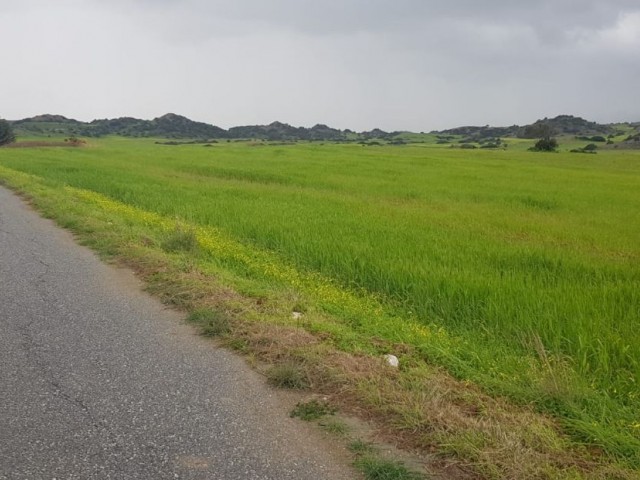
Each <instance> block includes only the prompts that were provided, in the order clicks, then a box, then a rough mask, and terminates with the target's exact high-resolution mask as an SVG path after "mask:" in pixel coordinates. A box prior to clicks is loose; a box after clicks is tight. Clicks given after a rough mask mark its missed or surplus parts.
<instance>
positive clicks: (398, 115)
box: [0, 0, 640, 131]
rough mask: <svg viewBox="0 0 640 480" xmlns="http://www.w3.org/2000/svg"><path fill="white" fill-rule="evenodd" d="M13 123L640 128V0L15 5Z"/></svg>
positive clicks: (8, 17)
mask: <svg viewBox="0 0 640 480" xmlns="http://www.w3.org/2000/svg"><path fill="white" fill-rule="evenodd" d="M0 42H1V43H0V45H2V48H1V52H2V54H1V57H0V58H1V59H2V63H1V64H0V65H1V66H0V69H1V70H0V118H1V117H4V118H8V119H19V118H24V117H28V116H32V115H36V114H40V113H58V114H62V115H65V116H68V117H73V118H77V119H79V120H93V119H95V118H113V117H121V116H134V117H139V118H153V117H156V116H159V115H162V114H164V113H167V112H173V113H178V114H182V115H185V116H188V117H189V118H192V119H194V120H198V121H204V122H207V123H213V124H215V125H219V126H221V127H224V128H228V127H230V126H234V125H247V124H264V123H270V122H272V121H274V120H280V121H283V122H287V123H291V124H293V125H296V126H299V125H302V126H312V125H314V124H316V123H326V124H329V125H331V126H333V127H337V128H352V129H356V130H368V129H371V128H374V127H380V128H383V129H386V130H414V131H429V130H432V129H442V128H448V127H454V126H459V125H470V124H473V125H484V124H492V125H511V124H514V123H518V124H524V123H530V122H532V121H534V120H536V119H538V118H541V117H545V116H549V117H551V116H555V115H558V114H562V113H567V114H574V115H579V116H583V117H585V118H588V119H590V120H596V121H601V122H613V121H638V120H640V0H600V1H595V0H536V1H531V0H442V1H441V0H224V1H222V0H108V1H107V0H102V1H99V0H55V1H54V0H19V1H18V0H0Z"/></svg>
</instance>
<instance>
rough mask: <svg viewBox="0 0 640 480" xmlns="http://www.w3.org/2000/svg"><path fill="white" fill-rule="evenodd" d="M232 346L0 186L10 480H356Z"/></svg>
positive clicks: (1, 379) (1, 437)
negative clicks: (204, 334)
mask: <svg viewBox="0 0 640 480" xmlns="http://www.w3.org/2000/svg"><path fill="white" fill-rule="evenodd" d="M345 463H346V461H345V460H344V458H342V457H340V452H339V449H338V447H335V446H331V445H329V443H328V441H327V439H326V438H325V437H324V436H323V435H322V434H321V432H317V431H316V430H314V429H313V428H311V427H309V426H307V425H305V424H304V423H303V422H300V421H299V420H294V419H290V418H289V417H288V406H286V405H283V404H282V402H281V401H280V396H279V394H278V393H277V392H274V391H272V390H271V389H270V388H269V387H267V386H265V384H264V381H263V380H262V379H261V378H260V377H259V375H257V374H256V373H255V372H252V371H251V370H250V369H249V368H248V367H247V366H246V365H245V364H244V362H243V361H242V360H241V359H239V358H237V357H236V356H235V355H233V354H232V353H230V352H227V351H224V350H221V349H218V348H215V347H214V346H213V345H212V344H211V342H207V341H205V340H204V339H202V338H200V337H198V336H197V335H196V334H195V332H194V331H193V329H191V328H190V327H189V326H187V325H185V324H184V320H183V318H182V317H181V316H180V315H179V314H177V313H175V312H172V311H170V310H167V309H166V308H164V307H163V306H162V305H161V304H160V303H159V302H157V301H156V300H155V299H153V298H151V297H150V296H148V295H146V294H144V293H142V292H141V290H140V285H139V284H138V282H137V281H136V280H135V278H134V277H133V276H132V275H131V274H130V273H129V272H126V271H122V270H119V269H115V268H113V267H110V266H107V265H104V264H102V263H100V261H99V260H98V259H97V258H96V256H95V255H94V254H93V253H91V252H90V251H88V250H87V249H85V248H83V247H79V246H77V245H76V244H74V242H73V239H72V237H71V235H70V234H69V233H67V232H65V231H62V230H60V229H57V228H56V227H55V226H53V224H52V223H51V222H50V221H48V220H44V219H42V218H40V217H39V216H37V215H36V214H35V213H33V212H32V211H31V210H30V209H29V208H28V207H27V206H25V204H24V203H23V202H22V201H21V200H19V199H18V198H17V197H15V196H14V195H13V194H12V193H10V192H9V191H7V190H5V189H3V188H1V187H0V479H10V480H18V479H29V480H38V479H46V480H52V479H57V480H63V479H64V480H66V479H136V480H145V479H154V480H159V479H278V480H280V479H282V480H285V479H296V480H302V479H314V480H319V479H347V478H353V476H354V474H353V472H352V471H351V469H350V468H349V467H348V466H346V465H345Z"/></svg>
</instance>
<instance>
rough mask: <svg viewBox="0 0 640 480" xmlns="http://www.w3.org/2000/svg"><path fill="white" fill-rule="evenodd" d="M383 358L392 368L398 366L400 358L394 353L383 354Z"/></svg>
mask: <svg viewBox="0 0 640 480" xmlns="http://www.w3.org/2000/svg"><path fill="white" fill-rule="evenodd" d="M384 360H385V361H386V362H387V365H389V366H390V367H393V368H398V367H399V366H400V360H398V357H396V356H395V355H389V354H387V355H385V356H384Z"/></svg>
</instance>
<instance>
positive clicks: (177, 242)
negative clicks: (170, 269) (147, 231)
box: [161, 226, 198, 253]
mask: <svg viewBox="0 0 640 480" xmlns="http://www.w3.org/2000/svg"><path fill="white" fill-rule="evenodd" d="M161 245H162V249H163V250H164V251H166V252H170V253H178V252H195V251H196V250H197V249H198V239H197V238H196V232H195V231H194V230H193V229H186V228H183V227H180V226H176V228H175V229H174V230H173V231H172V232H170V233H169V234H167V236H166V237H165V238H164V240H163V241H162V244H161Z"/></svg>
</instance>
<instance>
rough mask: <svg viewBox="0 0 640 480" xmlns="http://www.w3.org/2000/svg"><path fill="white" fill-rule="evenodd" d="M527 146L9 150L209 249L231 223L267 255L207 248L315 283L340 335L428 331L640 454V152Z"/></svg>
mask: <svg viewBox="0 0 640 480" xmlns="http://www.w3.org/2000/svg"><path fill="white" fill-rule="evenodd" d="M524 146H525V144H524V143H523V144H522V146H521V145H520V144H517V145H515V144H514V145H510V147H509V150H508V151H491V152H488V151H474V152H469V151H461V150H456V149H447V148H433V147H428V146H423V145H416V146H411V147H361V146H354V145H342V146H337V145H324V146H319V145H302V144H301V145H295V146H260V147H248V146H246V145H244V144H219V145H216V146H214V147H210V148H203V147H201V146H181V147H165V146H157V145H153V144H152V142H149V141H131V140H122V139H110V140H108V141H100V142H98V143H96V144H94V145H92V146H90V147H87V148H84V149H75V150H69V149H37V150H31V149H25V150H11V151H9V150H3V151H0V165H1V166H5V167H8V168H10V169H14V170H19V171H22V172H27V173H32V174H34V175H36V176H38V177H42V178H43V179H44V180H43V181H44V183H45V184H46V185H48V186H51V187H54V188H55V189H59V188H60V187H61V186H62V185H69V186H71V187H77V188H79V189H82V190H88V191H90V192H97V193H99V194H102V195H104V196H105V197H107V198H109V199H113V200H115V201H117V202H121V203H122V204H125V205H130V206H133V207H135V208H137V209H140V210H141V211H146V212H153V213H154V214H158V215H159V216H160V217H158V218H160V219H161V220H159V221H160V222H164V223H165V227H166V226H167V225H168V224H170V223H171V222H175V219H180V220H181V221H183V222H186V223H187V224H191V225H195V226H196V227H197V228H198V229H200V230H198V235H199V240H200V243H202V244H203V245H207V238H210V237H211V236H212V235H213V236H214V237H215V236H221V237H220V238H224V239H225V242H231V243H232V244H233V249H239V250H238V251H243V252H244V251H245V250H246V252H250V253H248V255H250V256H251V258H252V260H251V262H253V263H251V262H249V263H250V265H249V266H247V262H246V261H244V260H242V261H240V260H238V258H241V257H242V255H244V253H243V254H242V255H240V257H238V256H237V255H236V256H234V255H235V254H230V256H229V258H226V259H225V254H224V253H222V254H221V250H220V248H218V249H217V250H216V248H217V247H216V246H215V245H212V246H211V250H210V251H209V257H208V258H207V259H206V261H213V262H215V263H217V264H218V266H220V265H222V266H223V267H224V268H226V269H230V270H232V271H236V272H244V275H245V276H247V277H251V276H255V275H256V272H259V273H260V275H261V276H262V277H263V280H264V281H265V282H267V283H268V282H275V283H280V284H286V285H287V288H292V289H299V290H300V292H301V295H302V296H301V298H303V302H306V303H308V304H309V305H302V307H303V308H305V307H306V308H315V307H317V308H320V309H321V310H323V311H326V312H330V313H332V314H334V315H336V316H337V317H340V318H343V319H344V321H343V324H342V325H341V326H340V327H339V328H338V327H335V328H333V327H332V329H331V334H332V335H333V336H334V338H335V342H336V344H339V345H340V346H341V347H342V348H346V349H351V350H356V351H357V350H363V351H369V352H373V353H375V348H373V347H372V346H371V344H370V342H368V340H367V339H368V338H369V337H371V336H376V337H381V338H383V339H385V338H386V339H388V340H390V341H393V342H403V343H408V344H411V345H413V347H415V348H416V353H415V356H416V357H419V358H423V359H427V360H429V361H436V363H441V364H444V365H445V366H446V367H447V368H449V369H450V371H452V372H454V373H455V374H456V375H457V376H459V377H462V378H467V379H471V380H473V381H475V382H478V383H480V384H481V385H483V386H484V387H485V388H487V389H488V390H490V391H493V392H496V393H500V394H507V395H509V396H511V397H512V398H515V399H516V400H518V401H520V402H535V403H536V404H537V405H538V406H539V407H540V408H543V409H545V410H547V411H552V412H554V413H556V414H559V415H560V417H561V418H562V419H563V420H564V424H565V427H567V428H568V429H569V431H571V432H572V433H573V434H574V438H579V439H583V440H586V441H587V442H589V443H592V444H596V445H599V446H601V447H602V448H604V449H605V450H606V451H607V452H609V453H610V454H612V455H614V456H617V457H620V458H623V459H624V461H625V462H627V463H629V464H631V465H634V466H636V467H637V466H639V465H640V459H639V457H638V450H637V449H638V447H639V446H640V438H639V435H638V424H637V423H636V422H637V421H638V419H637V418H636V412H637V411H638V410H640V399H639V398H638V397H637V382H638V381H639V380H640V348H638V347H639V346H640V335H639V334H638V331H637V328H636V326H635V325H634V322H637V318H638V312H639V311H640V293H639V292H640V288H639V287H640V275H639V270H638V267H637V265H638V260H640V258H639V257H640V248H639V247H638V243H637V239H638V238H640V222H638V220H637V218H636V215H637V214H636V212H637V211H638V207H640V205H639V204H640V194H639V193H638V192H640V189H639V188H638V187H640V164H639V163H638V160H639V156H638V153H637V152H607V153H600V154H599V155H592V156H586V155H569V154H531V153H527V152H524V151H520V150H522V148H523V147H524ZM3 172H4V173H3ZM2 176H5V177H7V176H11V174H10V172H9V173H7V171H0V177H2ZM23 188H24V187H23ZM27 189H28V188H27ZM85 197H86V196H85ZM114 208H115V207H114ZM154 218H156V217H154ZM212 227H214V229H212ZM216 238H217V237H216ZM218 240H219V239H218ZM238 242H239V243H238ZM214 243H215V242H214ZM218 245H219V242H218ZM225 245H226V243H225ZM225 248H226V247H225ZM229 248H230V247H229ZM243 249H245V250H243ZM225 251H228V248H227V250H225ZM234 251H235V250H234ZM256 252H257V253H256ZM242 258H244V257H242ZM272 270H277V272H275V271H272ZM283 272H284V273H283ZM234 287H235V288H237V289H242V288H244V289H246V290H248V291H250V290H251V289H252V288H254V287H250V286H249V287H248V286H247V285H246V284H242V285H241V284H240V283H236V285H234ZM260 288H263V287H260ZM344 292H347V293H344ZM349 292H351V293H349Z"/></svg>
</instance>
